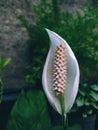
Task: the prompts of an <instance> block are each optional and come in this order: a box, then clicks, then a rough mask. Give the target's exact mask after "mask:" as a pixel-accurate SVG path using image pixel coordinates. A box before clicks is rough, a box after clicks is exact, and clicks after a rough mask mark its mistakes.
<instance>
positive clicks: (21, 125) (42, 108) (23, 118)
mask: <svg viewBox="0 0 98 130" xmlns="http://www.w3.org/2000/svg"><path fill="white" fill-rule="evenodd" d="M49 128H50V116H49V113H48V108H47V102H46V99H45V96H44V94H43V92H41V91H36V90H32V91H28V92H27V93H25V92H24V91H22V92H21V95H20V97H19V98H18V100H17V101H16V103H15V105H14V107H13V109H12V112H11V115H10V118H9V121H8V125H7V128H6V130H48V129H49Z"/></svg>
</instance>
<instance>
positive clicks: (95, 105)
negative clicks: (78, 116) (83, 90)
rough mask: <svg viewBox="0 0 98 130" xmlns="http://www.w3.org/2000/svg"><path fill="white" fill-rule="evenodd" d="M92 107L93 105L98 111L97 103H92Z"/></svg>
mask: <svg viewBox="0 0 98 130" xmlns="http://www.w3.org/2000/svg"><path fill="white" fill-rule="evenodd" d="M91 105H92V106H93V107H94V108H95V109H97V110H98V106H97V104H96V103H94V102H92V103H91Z"/></svg>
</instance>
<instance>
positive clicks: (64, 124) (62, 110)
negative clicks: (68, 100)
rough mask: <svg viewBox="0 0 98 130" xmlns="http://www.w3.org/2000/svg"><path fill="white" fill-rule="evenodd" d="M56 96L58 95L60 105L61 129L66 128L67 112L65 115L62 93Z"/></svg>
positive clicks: (64, 129)
mask: <svg viewBox="0 0 98 130" xmlns="http://www.w3.org/2000/svg"><path fill="white" fill-rule="evenodd" d="M58 96H59V101H60V105H61V112H62V125H63V130H68V119H67V114H66V115H65V114H64V112H65V109H66V104H65V97H64V94H59V95H58Z"/></svg>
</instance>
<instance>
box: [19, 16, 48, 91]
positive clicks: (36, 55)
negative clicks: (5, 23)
mask: <svg viewBox="0 0 98 130" xmlns="http://www.w3.org/2000/svg"><path fill="white" fill-rule="evenodd" d="M20 20H21V21H22V23H23V25H24V26H25V27H26V29H27V32H28V35H29V39H28V41H27V43H28V59H29V64H30V65H29V66H28V67H27V68H28V71H29V72H28V74H27V75H26V82H28V83H30V84H32V85H33V86H38V87H37V88H40V87H39V86H41V76H42V71H43V66H44V63H45V59H46V55H47V53H48V49H49V38H48V35H47V33H46V31H45V29H43V28H40V27H39V26H34V25H31V24H29V22H28V21H27V20H26V19H25V18H24V17H22V16H21V17H20Z"/></svg>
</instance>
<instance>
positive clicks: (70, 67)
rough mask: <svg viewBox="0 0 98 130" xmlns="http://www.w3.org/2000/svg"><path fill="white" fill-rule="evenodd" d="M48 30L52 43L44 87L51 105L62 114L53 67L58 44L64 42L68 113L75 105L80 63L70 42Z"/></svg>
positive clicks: (44, 76)
mask: <svg viewBox="0 0 98 130" xmlns="http://www.w3.org/2000/svg"><path fill="white" fill-rule="evenodd" d="M46 31H47V32H48V35H49V38H50V42H51V44H50V49H49V52H48V55H47V58H46V62H45V65H44V69H43V74H42V84H43V89H44V92H45V94H46V96H47V98H48V101H49V103H50V104H51V106H52V107H53V108H54V109H55V110H56V111H57V112H59V113H60V114H61V107H60V102H59V99H58V97H57V95H56V94H55V91H54V90H53V76H54V71H53V67H54V60H55V52H56V49H57V47H58V46H60V45H61V44H62V45H64V46H65V47H66V50H67V55H66V57H67V63H66V66H67V78H66V83H65V84H66V89H65V91H64V96H65V101H66V109H65V114H66V113H68V112H69V111H70V109H71V107H72V106H73V103H74V101H75V98H76V95H77V92H78V86H79V75H80V73H79V65H78V62H77V59H76V57H75V55H74V53H73V51H72V49H71V48H70V46H69V45H68V43H67V42H66V41H65V40H64V39H63V38H61V37H60V36H59V35H58V34H56V33H55V32H53V31H51V30H49V29H46ZM55 83H56V82H55ZM54 89H56V88H54Z"/></svg>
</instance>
